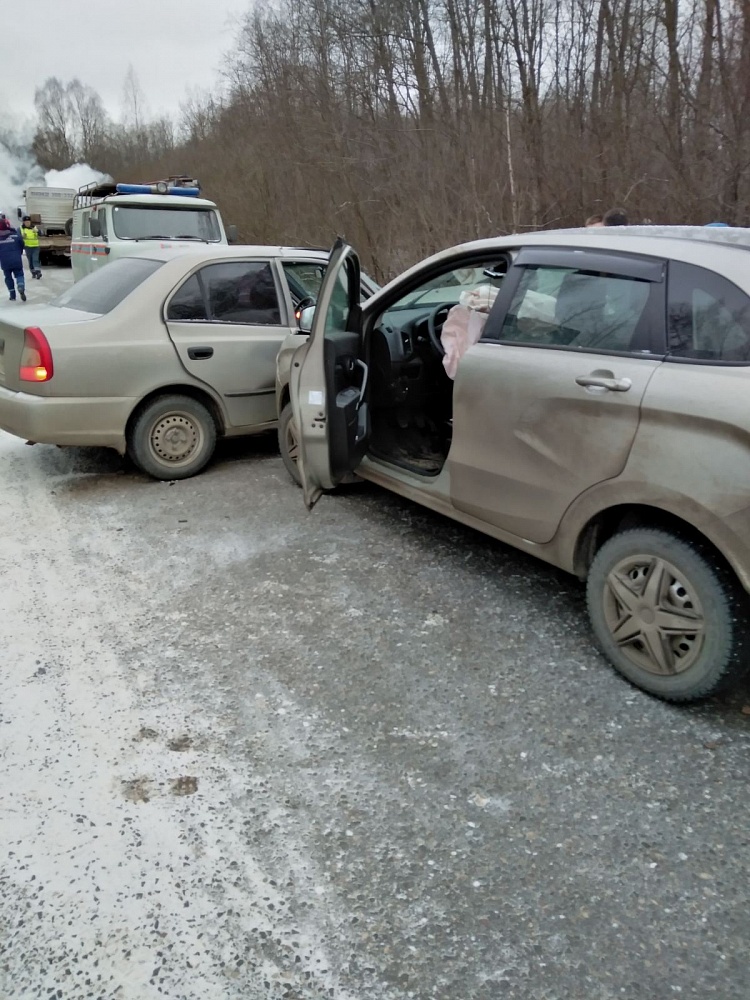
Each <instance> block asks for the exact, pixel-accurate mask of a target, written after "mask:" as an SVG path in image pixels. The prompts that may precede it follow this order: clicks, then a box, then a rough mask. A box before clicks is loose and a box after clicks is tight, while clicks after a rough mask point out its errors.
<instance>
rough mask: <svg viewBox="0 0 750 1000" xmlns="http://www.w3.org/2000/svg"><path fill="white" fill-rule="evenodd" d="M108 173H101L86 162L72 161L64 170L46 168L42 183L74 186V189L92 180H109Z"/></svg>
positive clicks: (51, 185) (65, 186)
mask: <svg viewBox="0 0 750 1000" xmlns="http://www.w3.org/2000/svg"><path fill="white" fill-rule="evenodd" d="M111 180H112V178H111V177H110V176H109V174H103V173H102V172H101V170H94V168H93V167H90V166H89V165H88V163H74V164H73V165H72V166H70V167H66V168H65V169H64V170H48V171H47V173H46V174H45V175H44V183H45V184H46V185H47V187H61V188H75V189H76V191H77V190H78V188H79V187H83V185H84V184H91V183H92V182H93V181H98V182H103V181H111Z"/></svg>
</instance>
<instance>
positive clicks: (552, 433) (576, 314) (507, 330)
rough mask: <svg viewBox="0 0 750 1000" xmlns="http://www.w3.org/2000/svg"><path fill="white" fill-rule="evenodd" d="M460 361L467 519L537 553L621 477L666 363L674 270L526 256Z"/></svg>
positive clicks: (589, 256)
mask: <svg viewBox="0 0 750 1000" xmlns="http://www.w3.org/2000/svg"><path fill="white" fill-rule="evenodd" d="M506 281H507V285H506V286H505V287H504V289H503V292H502V294H501V295H500V296H499V297H498V300H497V302H496V305H495V309H493V313H492V314H491V315H490V317H489V319H488V321H487V325H486V327H485V331H484V335H483V337H482V340H481V341H480V343H479V344H477V345H475V346H474V347H473V348H472V349H471V350H470V351H468V352H467V354H466V355H465V356H464V358H463V359H462V361H461V364H460V365H459V369H458V375H457V378H456V384H455V388H454V394H453V441H452V445H451V450H450V454H449V457H448V463H449V469H450V483H451V487H450V488H451V500H452V503H453V505H454V506H455V507H456V508H458V509H459V510H462V511H465V512H467V513H469V514H472V515H474V516H475V517H478V518H480V519H481V520H483V521H485V522H487V523H489V524H493V525H496V526H497V527H499V528H502V529H504V530H505V531H508V532H510V533H512V534H514V535H517V536H519V537H521V538H525V539H528V540H531V541H533V542H537V543H543V542H548V541H549V540H550V539H551V538H552V537H553V536H554V534H555V532H556V530H557V527H558V525H559V523H560V520H561V518H562V516H563V514H564V512H565V510H566V509H567V507H568V506H569V505H570V504H571V503H572V501H573V500H574V499H575V498H576V497H577V496H579V495H580V494H581V493H583V492H584V491H585V490H586V489H588V488H589V487H591V486H592V485H594V484H595V483H598V482H601V481H603V480H606V479H611V478H613V477H615V476H617V475H619V473H620V472H622V470H623V468H624V467H625V464H626V462H627V459H628V455H629V454H630V450H631V447H632V445H633V440H634V438H635V434H636V431H637V428H638V424H639V420H640V411H641V403H642V400H643V396H644V392H645V390H646V387H647V385H648V383H649V381H650V379H651V378H652V376H653V375H654V372H655V371H656V370H657V369H658V367H659V365H660V364H661V363H662V358H663V356H664V353H665V338H666V332H665V298H664V289H665V265H664V262H663V261H661V260H658V259H655V258H644V257H635V256H632V255H628V254H619V253H618V254H607V253H602V252H598V251H597V252H581V251H572V250H567V251H566V250H563V249H557V250H528V251H521V253H520V254H519V255H518V257H517V259H516V261H515V264H514V266H513V267H512V268H511V271H510V273H509V274H508V277H507V279H506Z"/></svg>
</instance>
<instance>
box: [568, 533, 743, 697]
mask: <svg viewBox="0 0 750 1000" xmlns="http://www.w3.org/2000/svg"><path fill="white" fill-rule="evenodd" d="M587 600H588V609H589V616H590V618H591V624H592V625H593V628H594V632H595V634H596V637H597V639H598V641H599V645H600V647H601V649H602V651H603V652H604V654H605V655H606V656H607V657H608V659H609V660H610V661H611V662H612V663H613V665H614V666H615V667H616V669H617V670H619V671H620V673H622V674H623V675H624V676H625V677H627V678H628V680H630V681H632V682H633V683H634V684H637V685H638V687H641V688H643V689H644V690H645V691H649V692H650V693H651V694H655V695H658V696H659V697H661V698H666V699H668V700H670V701H691V700H693V699H695V698H701V697H704V696H706V695H708V694H711V693H712V692H714V691H716V690H717V689H718V688H719V687H722V686H724V685H725V684H726V683H728V682H730V681H731V680H732V679H733V678H734V677H735V676H736V674H738V673H739V672H740V671H741V670H742V668H743V664H742V662H741V654H742V646H743V645H744V641H745V629H744V626H743V621H744V620H745V616H743V615H742V614H741V612H740V608H739V602H740V601H741V600H742V598H741V597H740V595H739V594H738V587H737V585H736V581H734V580H733V578H732V576H731V574H730V573H729V572H727V571H726V570H725V569H724V567H721V566H718V565H716V564H715V562H714V561H713V560H712V559H711V558H710V557H709V556H708V554H707V553H706V552H704V551H702V549H701V548H700V547H699V546H697V545H695V544H693V543H692V542H689V541H687V540H685V539H682V538H679V537H678V536H677V535H672V534H670V533H669V532H666V531H661V530H657V529H648V528H643V529H634V530H631V531H623V532H620V533H619V534H617V535H614V536H613V537H612V538H610V539H609V540H608V541H607V542H605V543H604V545H602V547H601V548H600V549H599V551H598V553H597V555H596V557H595V559H594V561H593V563H592V565H591V569H590V571H589V575H588V582H587Z"/></svg>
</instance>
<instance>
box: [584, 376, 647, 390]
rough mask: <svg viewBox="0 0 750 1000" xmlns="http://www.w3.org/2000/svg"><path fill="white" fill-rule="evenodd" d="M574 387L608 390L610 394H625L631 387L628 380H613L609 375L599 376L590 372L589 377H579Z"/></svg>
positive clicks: (630, 382)
mask: <svg viewBox="0 0 750 1000" xmlns="http://www.w3.org/2000/svg"><path fill="white" fill-rule="evenodd" d="M576 385H582V386H583V387H584V389H609V390H610V392H627V391H628V389H630V387H631V386H632V385H633V383H632V381H631V380H630V379H629V378H614V377H613V376H611V375H600V374H599V373H598V372H592V373H591V374H590V375H579V376H578V378H577V379H576Z"/></svg>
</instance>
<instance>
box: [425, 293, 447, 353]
mask: <svg viewBox="0 0 750 1000" xmlns="http://www.w3.org/2000/svg"><path fill="white" fill-rule="evenodd" d="M450 310H451V307H450V306H438V307H437V309H433V310H432V312H431V313H430V314H429V316H428V317H427V333H428V335H429V337H430V343H431V344H432V347H433V350H434V351H435V352H436V353H437V355H438V357H441V358H442V357H444V356H445V348H444V347H443V345H442V344H441V342H440V331H439V330H438V327H439V328H440V330H442V328H443V323H445V321H446V320H447V319H448V313H449V312H450ZM441 313H445V315H444V316H443V318H442V319H439V318H438V317H439V316H440V314H441Z"/></svg>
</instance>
